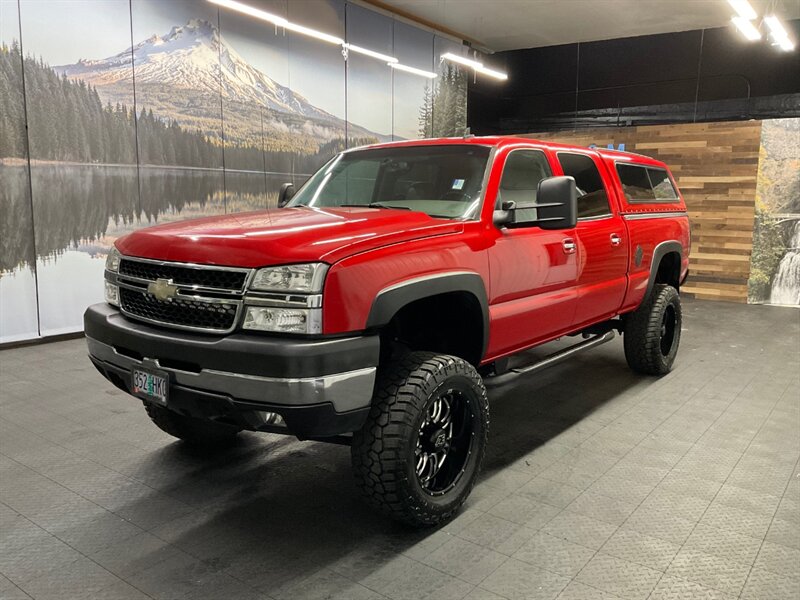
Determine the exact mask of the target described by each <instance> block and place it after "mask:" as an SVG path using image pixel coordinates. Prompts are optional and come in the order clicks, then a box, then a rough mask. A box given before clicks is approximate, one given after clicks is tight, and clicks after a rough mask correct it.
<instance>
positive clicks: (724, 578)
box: [667, 549, 750, 597]
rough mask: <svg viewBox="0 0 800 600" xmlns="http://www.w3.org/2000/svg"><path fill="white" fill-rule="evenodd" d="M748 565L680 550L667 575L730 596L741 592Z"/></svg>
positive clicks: (698, 552)
mask: <svg viewBox="0 0 800 600" xmlns="http://www.w3.org/2000/svg"><path fill="white" fill-rule="evenodd" d="M749 572H750V565H749V564H747V563H742V562H738V561H734V560H726V559H724V558H722V557H720V556H717V555H715V554H707V553H705V552H700V551H695V550H688V549H682V550H681V551H680V552H678V555H677V556H676V557H675V559H674V560H673V561H672V564H671V565H670V566H669V568H668V569H667V575H669V576H672V577H679V578H682V579H688V580H689V581H693V582H695V583H699V584H700V585H703V586H706V587H709V588H712V589H715V590H718V591H720V592H723V593H725V594H728V595H730V596H734V597H736V596H738V595H739V593H740V592H741V591H742V587H743V586H744V582H745V580H746V579H747V574H748V573H749Z"/></svg>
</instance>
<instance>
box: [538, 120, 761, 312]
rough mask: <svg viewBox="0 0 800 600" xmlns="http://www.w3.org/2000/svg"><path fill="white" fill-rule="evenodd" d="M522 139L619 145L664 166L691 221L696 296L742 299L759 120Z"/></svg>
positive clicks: (690, 289)
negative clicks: (686, 208) (668, 168)
mask: <svg viewBox="0 0 800 600" xmlns="http://www.w3.org/2000/svg"><path fill="white" fill-rule="evenodd" d="M523 137H530V138H536V139H541V140H552V141H558V142H563V143H566V144H576V145H579V146H588V145H589V144H597V145H598V146H600V147H604V148H605V147H606V146H607V145H608V144H614V146H615V147H617V146H618V145H619V144H621V143H624V144H625V149H626V150H627V151H630V152H637V153H639V154H646V155H647V156H652V157H654V158H657V159H659V160H662V161H664V162H665V163H666V164H667V165H669V167H670V169H671V170H672V172H673V174H674V175H675V179H676V180H677V182H678V186H679V187H680V189H681V192H682V193H683V196H684V198H685V199H686V204H687V207H688V209H689V217H690V219H691V223H692V252H691V262H690V269H691V273H690V277H689V280H688V281H687V282H686V285H685V286H684V288H683V291H684V292H686V293H688V294H691V295H694V296H696V297H698V298H706V299H712V300H727V301H732V302H747V279H748V277H749V275H750V254H751V251H752V247H753V217H754V214H755V197H756V178H757V175H758V155H759V146H760V141H761V121H739V122H725V123H689V124H681V125H652V126H642V127H620V128H610V129H608V128H602V129H584V130H578V131H558V132H549V133H541V134H524V136H523Z"/></svg>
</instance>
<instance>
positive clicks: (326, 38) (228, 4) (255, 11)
mask: <svg viewBox="0 0 800 600" xmlns="http://www.w3.org/2000/svg"><path fill="white" fill-rule="evenodd" d="M208 1H209V2H211V4H216V5H217V6H224V7H225V8H230V9H231V10H235V11H237V12H240V13H242V14H245V15H249V16H251V17H255V18H256V19H261V20H262V21H267V22H268V23H273V24H275V25H277V26H278V27H283V28H284V29H288V30H289V31H294V32H296V33H302V34H303V35H307V36H309V37H313V38H316V39H318V40H322V41H323V42H328V43H329V44H336V45H337V46H341V45H342V44H344V40H343V39H342V38H340V37H336V36H335V35H330V34H329V33H324V32H322V31H317V30H316V29H311V28H310V27H305V26H303V25H298V24H297V23H292V22H291V21H289V20H288V19H284V18H283V17H279V16H278V15H273V14H272V13H268V12H266V11H264V10H261V9H259V8H254V7H252V6H249V5H247V4H243V3H241V2H237V1H236V0H208Z"/></svg>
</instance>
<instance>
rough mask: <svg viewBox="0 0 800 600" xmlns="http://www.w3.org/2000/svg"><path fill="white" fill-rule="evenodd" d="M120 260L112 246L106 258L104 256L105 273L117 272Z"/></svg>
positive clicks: (118, 254) (119, 255)
mask: <svg viewBox="0 0 800 600" xmlns="http://www.w3.org/2000/svg"><path fill="white" fill-rule="evenodd" d="M120 258H122V255H121V254H120V253H119V250H117V249H116V248H114V247H113V246H112V247H111V250H109V251H108V256H106V271H111V272H112V273H116V272H117V271H119V259H120Z"/></svg>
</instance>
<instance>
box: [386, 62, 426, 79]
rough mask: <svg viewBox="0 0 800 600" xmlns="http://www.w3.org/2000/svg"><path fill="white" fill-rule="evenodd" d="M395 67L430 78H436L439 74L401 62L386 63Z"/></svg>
mask: <svg viewBox="0 0 800 600" xmlns="http://www.w3.org/2000/svg"><path fill="white" fill-rule="evenodd" d="M386 64H387V65H389V66H390V67H392V68H393V69H397V70H398V71H405V72H406V73H413V74H414V75H419V76H421V77H427V78H428V79H436V78H437V77H438V75H437V74H436V73H432V72H431V71H423V70H422V69H417V68H414V67H409V66H408V65H404V64H401V63H399V62H395V63H386Z"/></svg>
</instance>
